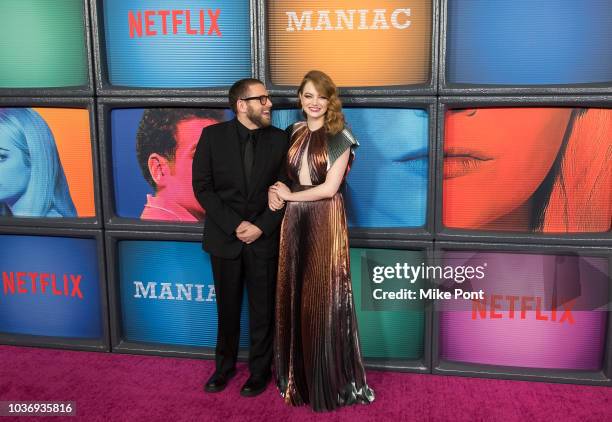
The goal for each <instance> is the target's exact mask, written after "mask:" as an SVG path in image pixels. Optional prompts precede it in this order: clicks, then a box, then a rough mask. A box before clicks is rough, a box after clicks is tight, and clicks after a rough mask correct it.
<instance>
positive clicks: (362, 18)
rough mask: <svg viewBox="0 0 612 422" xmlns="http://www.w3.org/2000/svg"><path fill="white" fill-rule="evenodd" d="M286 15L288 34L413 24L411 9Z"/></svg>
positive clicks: (311, 11) (401, 27) (335, 11)
mask: <svg viewBox="0 0 612 422" xmlns="http://www.w3.org/2000/svg"><path fill="white" fill-rule="evenodd" d="M285 14H286V15H287V29H286V31H287V32H295V31H313V30H314V31H344V30H366V29H369V30H378V29H381V30H384V29H391V28H395V29H407V28H408V27H410V25H411V23H412V22H411V21H410V14H411V11H410V9H395V10H393V11H389V12H388V11H387V10H386V9H374V10H369V9H347V10H343V9H340V10H333V11H332V10H316V11H313V10H305V11H303V12H302V13H301V14H300V16H298V13H297V12H295V11H287V12H285ZM313 23H314V26H313Z"/></svg>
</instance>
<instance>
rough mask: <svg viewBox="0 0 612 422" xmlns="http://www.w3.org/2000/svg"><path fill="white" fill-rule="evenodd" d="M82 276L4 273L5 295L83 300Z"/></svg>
mask: <svg viewBox="0 0 612 422" xmlns="http://www.w3.org/2000/svg"><path fill="white" fill-rule="evenodd" d="M82 280H83V276H82V275H81V274H62V275H57V274H53V273H34V272H12V271H11V272H4V271H3V272H2V284H3V287H4V294H5V295H9V294H12V295H14V294H28V293H29V294H52V295H55V296H69V297H77V298H79V299H83V292H81V287H80V284H81V281H82Z"/></svg>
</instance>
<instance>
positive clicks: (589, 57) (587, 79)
mask: <svg viewBox="0 0 612 422" xmlns="http://www.w3.org/2000/svg"><path fill="white" fill-rule="evenodd" d="M447 5H448V16H447V33H446V37H447V39H446V46H447V47H446V48H447V57H446V67H447V69H446V77H447V80H448V82H449V83H457V84H477V85H576V84H610V82H612V43H611V42H610V40H612V7H611V4H610V1H609V0H537V1H533V0H513V1H507V0H452V1H451V0H449V1H448V3H447Z"/></svg>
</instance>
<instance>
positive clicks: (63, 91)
mask: <svg viewBox="0 0 612 422" xmlns="http://www.w3.org/2000/svg"><path fill="white" fill-rule="evenodd" d="M82 1H83V27H84V30H85V34H84V35H85V37H84V38H85V50H86V60H87V85H86V86H81V87H67V88H51V87H49V88H0V96H2V97H11V96H13V97H38V96H49V97H51V96H56V97H59V96H71V97H72V96H75V97H76V96H81V97H91V96H93V95H94V76H93V52H92V41H91V21H90V18H89V0H82ZM50 6H51V5H50Z"/></svg>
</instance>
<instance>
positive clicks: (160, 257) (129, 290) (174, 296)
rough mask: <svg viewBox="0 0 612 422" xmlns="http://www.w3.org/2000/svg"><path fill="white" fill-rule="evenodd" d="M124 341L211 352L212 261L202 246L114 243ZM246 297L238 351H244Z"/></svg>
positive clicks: (214, 315)
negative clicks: (193, 348)
mask: <svg viewBox="0 0 612 422" xmlns="http://www.w3.org/2000/svg"><path fill="white" fill-rule="evenodd" d="M118 259H119V289H120V295H121V317H122V331H123V334H124V338H125V339H126V340H128V341H140V342H152V343H163V344H173V345H183V346H204V347H214V346H215V342H216V339H217V307H216V302H215V291H214V282H213V277H212V268H211V264H210V257H209V256H208V254H206V253H205V252H204V251H202V246H201V244H200V243H196V242H172V241H131V240H124V241H120V242H119V243H118ZM247 321H248V312H247V298H246V292H245V294H244V301H243V306H242V316H241V323H240V325H241V327H242V329H241V335H240V345H241V346H242V347H246V346H248V322H247Z"/></svg>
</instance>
